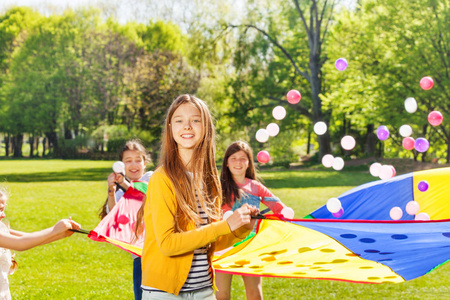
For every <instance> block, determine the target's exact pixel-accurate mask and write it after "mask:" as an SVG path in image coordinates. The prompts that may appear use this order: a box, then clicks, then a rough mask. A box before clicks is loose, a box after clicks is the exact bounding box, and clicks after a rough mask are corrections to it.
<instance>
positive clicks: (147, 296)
mask: <svg viewBox="0 0 450 300" xmlns="http://www.w3.org/2000/svg"><path fill="white" fill-rule="evenodd" d="M142 299H144V300H151V299H161V300H162V299H167V300H177V299H178V300H180V299H183V300H215V299H216V296H215V295H214V291H213V289H212V287H207V288H204V289H201V290H197V291H194V292H183V293H180V294H179V295H178V296H175V295H174V294H169V293H166V292H149V291H144V292H143V294H142Z"/></svg>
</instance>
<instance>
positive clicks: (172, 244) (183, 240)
mask: <svg viewBox="0 0 450 300" xmlns="http://www.w3.org/2000/svg"><path fill="white" fill-rule="evenodd" d="M176 207H177V204H176V199H175V194H174V190H173V187H172V184H171V182H170V180H169V178H168V177H167V176H165V174H162V172H155V173H154V174H153V176H152V177H151V178H150V183H149V187H148V192H147V201H146V207H145V209H144V220H145V223H149V222H151V224H152V225H153V231H154V234H155V238H156V243H157V244H158V246H159V248H160V250H161V251H162V252H163V254H164V255H167V256H175V255H181V254H185V253H187V252H191V251H194V250H195V249H198V248H201V247H203V246H205V245H207V244H209V243H212V242H215V241H216V240H217V239H218V238H219V237H220V236H224V235H227V234H231V235H233V236H234V235H239V236H240V237H241V239H242V238H245V236H246V234H248V233H249V232H250V230H251V228H252V227H251V218H250V214H251V213H252V210H251V209H249V208H248V207H245V208H242V209H239V210H236V211H235V213H234V217H233V218H232V217H230V218H231V223H230V224H231V225H229V223H228V222H227V221H228V220H227V221H225V220H222V221H218V222H213V223H211V224H208V225H205V226H201V227H200V228H188V229H187V231H184V232H177V231H176V230H175V227H174V224H175V215H176ZM253 213H254V214H256V213H255V212H253ZM246 224H247V225H248V226H249V227H248V228H245V227H244V228H243V225H246ZM236 229H238V230H236ZM233 230H236V231H235V232H234V233H232V231H233ZM243 233H244V234H243Z"/></svg>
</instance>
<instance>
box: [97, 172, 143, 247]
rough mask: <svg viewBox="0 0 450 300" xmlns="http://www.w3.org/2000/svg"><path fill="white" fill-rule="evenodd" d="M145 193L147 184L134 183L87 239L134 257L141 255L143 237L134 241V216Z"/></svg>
mask: <svg viewBox="0 0 450 300" xmlns="http://www.w3.org/2000/svg"><path fill="white" fill-rule="evenodd" d="M146 192H147V183H145V182H139V181H135V182H132V186H131V187H129V188H128V189H127V191H126V192H125V193H124V195H123V196H122V198H121V199H120V200H119V201H118V202H117V204H116V205H115V206H114V208H113V209H112V210H111V211H110V212H109V214H108V215H107V216H106V217H105V218H103V220H102V221H101V222H100V223H99V224H98V225H97V227H96V228H95V229H94V230H92V231H91V232H90V233H89V235H88V237H89V238H90V239H91V240H94V241H98V242H108V243H110V244H113V245H115V246H117V247H119V248H122V249H123V250H125V251H128V252H130V253H133V254H135V255H139V256H140V255H141V253H142V247H143V246H144V240H143V237H140V238H139V239H135V238H134V237H135V235H134V228H135V226H136V214H137V212H138V211H139V208H140V207H141V204H142V200H143V199H144V197H145V193H146Z"/></svg>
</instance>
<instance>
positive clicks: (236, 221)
mask: <svg viewBox="0 0 450 300" xmlns="http://www.w3.org/2000/svg"><path fill="white" fill-rule="evenodd" d="M258 213H259V209H258V208H256V207H254V206H250V205H248V204H247V203H245V204H244V205H242V206H241V207H240V208H238V209H236V210H235V211H234V212H233V214H232V215H231V216H230V217H229V218H228V219H227V220H226V221H227V223H228V226H229V227H230V229H231V231H235V230H236V229H239V228H240V227H242V226H245V227H246V228H248V229H252V228H253V226H254V225H255V221H256V220H252V218H251V217H252V216H256V215H257V214H258Z"/></svg>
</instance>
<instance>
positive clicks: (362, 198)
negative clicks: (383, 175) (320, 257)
mask: <svg viewBox="0 0 450 300" xmlns="http://www.w3.org/2000/svg"><path fill="white" fill-rule="evenodd" d="M423 181H426V182H427V183H428V189H427V190H426V191H420V190H419V188H418V186H419V183H420V182H423ZM449 183H450V168H440V169H431V170H426V171H419V172H412V173H408V174H405V175H401V176H396V177H394V178H392V179H388V180H378V181H374V182H370V183H367V184H363V185H361V186H358V187H356V188H354V189H352V190H350V191H348V192H346V193H343V194H342V195H340V196H339V197H338V199H339V200H340V201H341V204H342V207H343V209H344V214H343V215H342V216H341V217H340V218H339V219H348V220H352V219H353V220H391V218H390V216H389V212H390V210H391V209H392V208H393V207H395V206H398V207H400V208H401V209H402V210H403V215H402V218H401V219H400V220H414V215H409V214H408V213H406V210H405V207H406V205H407V204H408V202H410V201H412V200H414V201H416V202H417V203H418V204H419V207H420V210H419V213H420V212H425V213H427V214H428V215H429V216H430V219H431V220H442V219H450V201H448V195H450V184H449ZM307 217H308V218H314V219H336V218H335V217H333V215H332V214H331V213H330V212H329V211H328V209H327V208H326V206H325V205H324V206H322V207H321V208H319V209H317V210H316V211H314V212H312V213H311V214H310V215H308V216H307Z"/></svg>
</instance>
